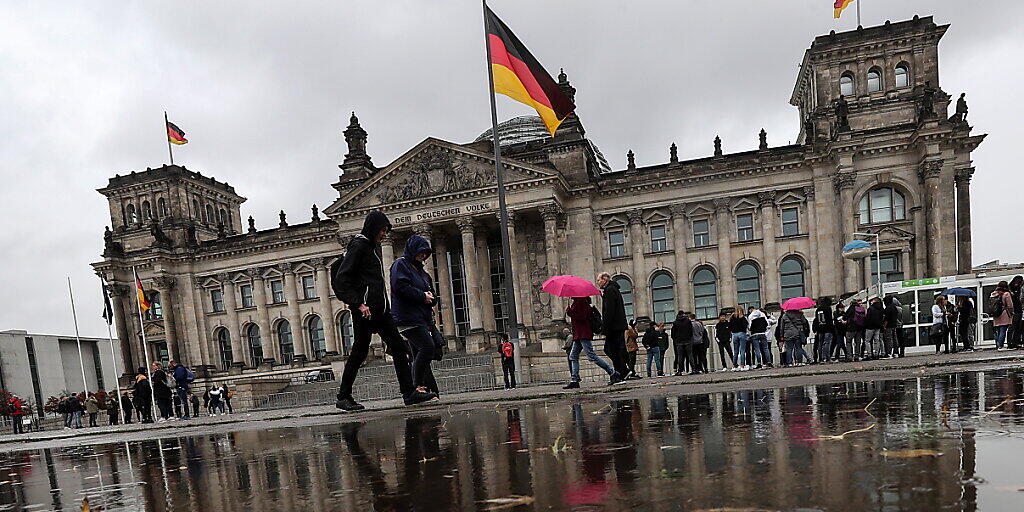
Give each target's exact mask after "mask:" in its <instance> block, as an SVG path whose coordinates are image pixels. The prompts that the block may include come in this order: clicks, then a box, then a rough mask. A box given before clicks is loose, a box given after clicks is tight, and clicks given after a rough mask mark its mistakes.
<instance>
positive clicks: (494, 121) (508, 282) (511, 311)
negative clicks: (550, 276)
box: [481, 0, 523, 381]
mask: <svg viewBox="0 0 1024 512" xmlns="http://www.w3.org/2000/svg"><path fill="white" fill-rule="evenodd" d="M481 2H482V4H483V15H484V48H486V49H487V86H488V89H489V90H490V96H491V139H492V140H493V143H494V173H495V175H496V176H497V178H498V222H499V223H500V225H501V257H502V260H504V265H503V266H504V270H505V276H504V277H505V283H504V286H503V287H502V288H504V291H505V304H506V307H508V321H507V322H506V330H507V331H508V339H509V341H511V342H512V344H513V345H515V356H514V362H515V370H516V380H517V381H522V380H523V368H522V366H523V365H522V359H521V355H520V354H521V352H522V347H521V346H520V340H519V318H518V317H517V315H516V295H515V288H514V287H513V285H512V250H511V247H510V246H509V239H508V211H507V205H506V202H505V172H504V166H502V165H501V144H500V143H499V140H498V107H497V105H496V104H495V99H494V70H493V69H491V45H490V40H489V38H488V35H487V0H481Z"/></svg>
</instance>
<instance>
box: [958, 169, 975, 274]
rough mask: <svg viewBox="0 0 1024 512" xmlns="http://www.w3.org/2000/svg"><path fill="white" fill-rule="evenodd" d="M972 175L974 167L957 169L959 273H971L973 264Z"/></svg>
mask: <svg viewBox="0 0 1024 512" xmlns="http://www.w3.org/2000/svg"><path fill="white" fill-rule="evenodd" d="M971 176H974V167H964V168H961V169H957V171H956V174H955V175H954V176H953V180H954V181H955V182H956V247H957V255H956V259H957V268H956V271H957V274H969V273H970V272H971V269H972V267H973V266H974V265H973V262H972V258H973V255H972V247H971Z"/></svg>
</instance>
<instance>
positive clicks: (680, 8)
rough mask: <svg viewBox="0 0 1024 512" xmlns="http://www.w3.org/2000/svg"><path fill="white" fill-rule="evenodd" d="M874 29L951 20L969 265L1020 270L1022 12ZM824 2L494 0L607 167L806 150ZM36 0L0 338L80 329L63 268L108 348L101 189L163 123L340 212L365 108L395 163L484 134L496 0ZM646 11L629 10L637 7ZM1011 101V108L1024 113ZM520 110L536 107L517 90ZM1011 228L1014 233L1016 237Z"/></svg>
mask: <svg viewBox="0 0 1024 512" xmlns="http://www.w3.org/2000/svg"><path fill="white" fill-rule="evenodd" d="M861 1H863V2H864V5H863V6H862V9H863V14H864V23H865V24H866V25H870V24H877V23H882V22H884V21H885V19H892V20H894V21H896V20H901V19H907V18H910V17H912V16H913V15H914V14H921V15H928V14H933V15H935V17H936V21H937V22H939V23H952V28H951V30H950V31H949V32H948V34H947V35H946V38H945V39H944V42H943V45H942V48H941V52H942V53H941V66H942V84H941V86H942V87H943V88H944V89H945V90H946V91H947V92H949V93H950V94H953V93H958V92H960V91H966V92H967V93H968V98H969V100H970V101H971V119H972V122H973V124H974V125H975V127H976V131H977V132H979V133H980V132H987V133H990V137H989V139H988V140H987V141H986V142H985V144H984V145H982V147H981V149H980V150H979V151H977V152H976V153H975V156H976V159H975V164H976V166H977V170H978V172H977V174H976V176H975V181H974V187H973V193H974V198H975V200H974V205H973V206H974V218H975V225H974V226H975V229H974V233H975V257H976V258H977V262H981V261H983V260H987V259H995V258H1001V259H1004V260H1016V259H1021V257H1022V254H1024V242H1021V241H1018V240H1015V239H1006V238H1005V237H1004V236H1003V235H1004V233H1006V232H1007V231H1006V230H1007V226H1008V224H1007V223H1008V222H1009V221H1008V218H1007V217H1006V213H1005V212H1004V211H1002V209H1003V208H1005V206H1004V205H1001V204H1000V203H999V202H998V201H992V200H991V199H994V198H996V197H997V194H999V193H1000V192H1002V191H1005V190H1010V189H1013V188H1017V189H1019V188H1020V187H1021V185H1022V184H1024V178H1021V177H1020V176H1019V174H1018V173H1016V172H1014V171H1016V169H1015V168H1014V167H1013V164H1014V162H1015V160H1016V159H1014V158H1013V156H1012V155H1011V148H1012V147H1013V145H1012V144H1013V142H1014V141H1012V140H1011V137H1012V136H1013V135H1014V134H1016V133H1017V132H1018V131H1019V129H1017V125H1018V118H1019V117H1020V113H1021V109H1020V108H1019V107H1018V106H1016V105H1013V104H1010V105H1008V104H1007V102H1008V101H1013V100H1012V99H1010V98H1014V97H1015V92H1016V89H1017V87H1016V86H1017V85H1018V84H1019V83H1020V82H1021V81H1022V76H1021V75H1022V72H1021V70H1020V69H1019V68H1018V67H1017V66H1007V63H1012V62H1017V61H1019V55H1018V49H1019V48H1020V47H1021V46H1022V45H1024V34H1022V33H1021V32H1020V31H1019V30H1018V29H1017V27H1016V25H1015V23H1016V20H1018V19H1020V15H1021V11H1022V10H1024V7H1022V6H1021V5H1020V4H1019V3H1018V2H1010V1H1000V2H985V3H984V8H981V7H980V4H977V3H974V2H961V1H953V0H929V1H925V0H906V1H901V2H883V1H880V0H861ZM829 3H830V2H827V1H825V0H816V1H811V0H800V1H789V2H745V1H744V2H738V1H737V2H712V1H707V0H704V1H689V2H671V1H659V2H655V1H635V2H629V3H628V4H627V3H623V2H612V1H606V0H574V1H562V2H550V1H538V0H517V1H515V2H512V1H506V0H492V8H494V9H495V10H496V11H497V12H498V13H499V15H501V16H502V17H503V18H504V19H505V20H506V22H508V23H509V25H510V26H511V27H512V28H513V29H514V30H515V31H516V32H517V33H518V34H519V35H520V37H521V38H522V39H523V40H524V41H525V42H526V43H527V44H528V45H529V46H530V48H531V49H532V50H533V52H534V53H535V54H536V55H537V56H538V58H539V59H540V60H541V62H543V63H544V64H545V65H546V66H547V68H548V71H550V72H551V73H552V74H555V73H557V72H558V68H559V67H565V68H566V71H567V73H569V77H570V79H571V80H572V82H573V84H574V86H575V87H576V88H577V89H578V90H579V91H578V93H577V102H578V104H579V110H578V112H579V115H580V116H581V118H582V119H583V121H584V123H585V125H586V128H587V130H588V135H589V136H590V137H591V138H592V139H593V140H594V141H595V142H596V143H597V144H598V145H599V146H600V147H601V148H602V150H603V151H604V153H605V155H606V156H607V157H608V158H609V160H610V161H611V162H612V165H613V167H622V166H624V163H625V153H626V150H627V149H632V150H634V151H635V152H636V154H637V162H638V164H640V165H644V164H651V163H657V162H661V161H664V160H666V159H667V156H668V146H669V144H671V143H672V142H675V143H677V144H678V145H679V151H680V156H681V157H682V158H688V157H698V156H703V155H707V154H709V153H710V152H711V139H712V138H714V136H715V135H716V134H720V135H721V136H722V139H723V140H724V146H725V149H726V151H741V150H746V149H753V148H755V147H756V144H757V132H758V130H760V129H761V128H762V127H764V128H765V129H766V130H767V131H768V134H769V142H770V143H771V144H773V145H782V144H785V143H787V142H788V141H791V140H793V139H795V137H796V133H797V131H798V128H799V127H798V125H797V118H796V111H795V109H794V108H793V107H791V106H789V105H788V103H787V101H788V99H789V95H790V92H791V88H792V85H793V81H794V79H795V73H796V68H797V65H798V64H799V62H800V59H801V57H802V55H803V51H804V49H806V48H807V46H808V45H809V44H810V42H811V40H812V38H813V37H814V36H816V35H820V34H826V33H828V31H829V30H832V29H836V30H848V29H852V28H853V26H854V25H855V21H854V20H855V18H854V17H853V13H852V11H851V12H850V13H848V14H847V15H846V16H845V17H844V19H843V20H841V21H839V22H835V21H833V20H832V18H831V8H830V6H829V5H828V4H829ZM127 5H128V6H127V7H124V6H123V5H122V4H121V3H114V2H107V3H95V2H91V3H88V4H82V3H71V4H69V3H66V2H44V1H38V2H23V3H21V4H7V5H5V6H4V8H3V9H4V16H0V33H3V34H4V38H3V41H2V42H0V69H3V73H2V74H0V97H2V98H3V99H4V107H3V108H2V109H0V129H2V132H3V137H0V170H2V173H3V178H4V183H5V186H4V188H3V189H2V190H0V215H2V217H0V218H2V219H3V226H4V227H3V230H2V231H0V255H2V258H0V263H2V264H3V274H2V276H3V278H2V280H0V286H2V288H3V295H2V296H0V328H2V329H7V328H24V329H29V330H34V331H43V332H52V333H61V334H65V333H70V332H71V331H72V322H71V316H70V311H69V307H68V301H67V294H66V292H65V286H66V285H65V282H64V279H65V276H67V275H70V276H71V277H72V279H73V281H74V283H75V286H76V293H77V295H78V301H79V304H78V306H79V308H78V309H79V313H80V321H81V325H82V330H83V334H88V335H103V334H104V332H105V329H104V328H103V323H102V320H100V319H99V318H98V314H99V311H100V304H99V292H98V291H97V290H96V286H97V280H96V278H95V277H94V276H93V274H92V272H91V270H90V268H89V266H88V264H89V263H91V262H93V261H96V260H97V259H99V254H100V252H101V250H102V239H101V233H102V230H103V226H104V225H105V224H109V213H108V212H107V206H106V202H105V201H104V199H103V197H102V196H100V195H99V194H97V193H96V192H95V191H94V190H95V189H96V188H99V187H101V186H103V185H104V184H105V183H106V180H107V178H108V177H110V176H112V175H113V174H114V173H115V172H120V173H124V172H127V171H130V170H133V169H135V170H141V169H144V168H145V167H147V166H156V165H160V164H162V163H165V162H166V159H167V148H166V144H165V142H164V138H163V132H162V126H161V123H162V115H163V110H165V109H166V110H168V111H169V112H170V116H171V120H172V121H174V122H175V123H177V124H178V125H179V126H181V127H182V128H183V129H184V130H185V131H186V132H187V134H188V137H189V139H190V141H191V142H190V143H189V144H188V145H186V146H183V147H180V148H176V149H177V151H176V154H175V157H176V161H177V162H178V163H182V164H184V165H186V166H188V167H189V168H191V169H193V170H199V171H202V172H203V173H204V174H210V175H214V176H216V177H218V178H219V179H223V180H227V181H228V182H230V183H231V184H232V185H234V186H235V187H236V189H237V190H238V191H239V193H241V194H242V195H243V196H246V197H248V198H249V201H248V202H247V203H246V204H245V205H243V216H247V215H250V214H252V215H253V216H254V217H255V218H256V220H257V224H258V225H260V226H269V225H272V224H273V223H275V222H276V216H275V212H277V210H279V209H282V208H283V209H285V210H286V211H287V212H289V214H290V216H291V218H292V219H305V218H306V216H307V215H308V212H309V206H310V205H311V204H312V203H314V202H315V203H317V204H319V205H320V206H321V207H324V206H326V205H327V204H329V203H330V202H331V201H332V200H333V199H334V198H335V197H336V193H335V191H334V190H333V189H331V188H330V183H332V182H333V181H334V180H335V179H337V175H338V169H337V164H338V163H339V162H340V160H341V158H342V155H343V154H344V143H343V141H342V138H341V130H343V129H344V126H345V124H346V123H347V119H348V112H349V111H350V110H356V111H357V112H358V113H359V116H360V119H361V120H362V122H363V125H364V127H365V128H366V129H367V130H368V131H369V134H370V143H369V150H370V152H371V154H372V156H373V157H374V161H375V162H376V163H377V164H378V165H382V164H385V163H387V162H388V161H390V160H391V159H393V158H395V157H396V156H398V155H399V154H401V153H402V152H404V151H405V150H406V149H408V148H409V147H411V146H412V145H414V144H416V143H417V142H419V141H420V140H422V139H423V138H424V137H427V136H435V137H439V138H443V139H447V140H452V141H457V142H463V141H469V140H471V139H473V138H474V137H476V136H477V135H478V134H479V133H480V132H481V131H483V130H484V129H485V128H487V127H488V125H489V114H488V111H487V108H488V100H487V85H486V68H485V67H484V56H483V46H482V37H483V36H482V34H481V28H480V25H481V21H480V8H479V4H478V3H477V2H475V1H469V0H459V1H446V2H425V1H413V0H404V1H383V0H382V1H377V2H357V1H344V2H338V1H335V2H328V1H321V2H313V1H310V2H287V3H281V2H276V3H271V2H257V3H253V2H244V3H243V2H234V3H228V2H214V3H198V2H196V3H185V4H183V3H182V2H176V3H173V4H172V3H145V4H127ZM626 5H628V8H627V7H625V6H626ZM1014 107H1015V108H1014ZM499 109H500V113H501V115H502V116H503V117H510V116H513V115H518V114H521V113H526V112H528V111H527V110H526V108H525V107H522V106H521V105H518V104H515V103H513V102H511V101H508V100H506V99H504V98H500V99H499ZM1010 225H1011V226H1012V223H1011V224H1010Z"/></svg>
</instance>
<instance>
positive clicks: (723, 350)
mask: <svg viewBox="0 0 1024 512" xmlns="http://www.w3.org/2000/svg"><path fill="white" fill-rule="evenodd" d="M725 354H729V359H726V358H725ZM718 357H720V358H721V359H722V368H728V367H729V365H732V366H734V367H735V366H736V358H734V357H733V355H732V342H731V341H729V340H726V341H724V342H721V341H719V342H718ZM726 361H728V362H729V364H726Z"/></svg>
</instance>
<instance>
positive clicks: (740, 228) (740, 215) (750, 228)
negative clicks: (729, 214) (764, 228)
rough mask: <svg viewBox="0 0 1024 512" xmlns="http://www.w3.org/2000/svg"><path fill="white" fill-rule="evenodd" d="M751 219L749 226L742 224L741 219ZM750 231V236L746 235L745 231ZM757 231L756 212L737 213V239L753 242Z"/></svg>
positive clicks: (738, 240)
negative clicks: (755, 228) (755, 223)
mask: <svg viewBox="0 0 1024 512" xmlns="http://www.w3.org/2000/svg"><path fill="white" fill-rule="evenodd" d="M747 218H749V219H750V225H749V226H745V227H744V226H740V219H747ZM745 232H749V236H748V237H746V238H745V237H744V233H745ZM755 235H756V233H755V232H754V212H747V213H737V214H736V241H737V242H751V241H753V240H755Z"/></svg>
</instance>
